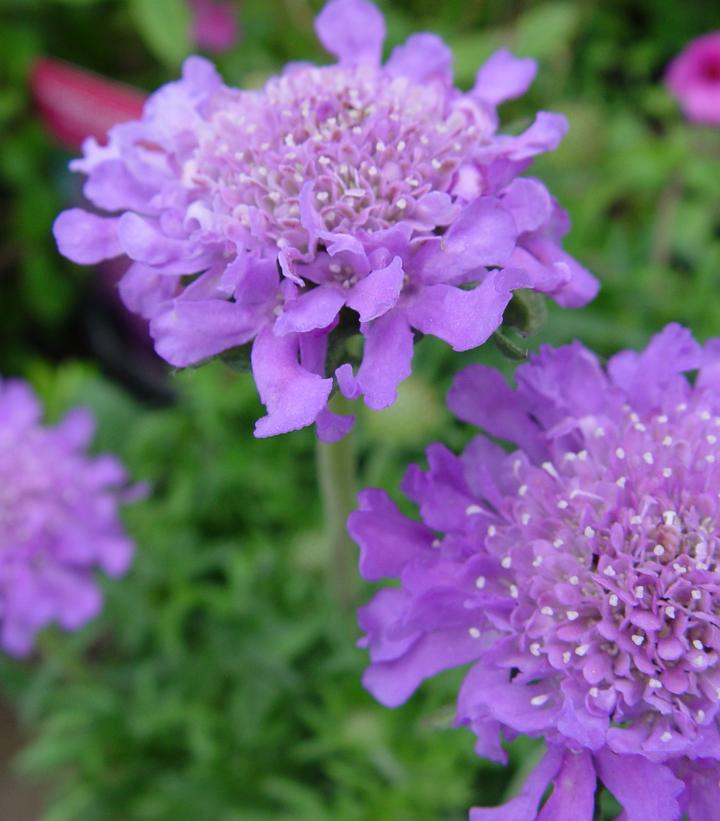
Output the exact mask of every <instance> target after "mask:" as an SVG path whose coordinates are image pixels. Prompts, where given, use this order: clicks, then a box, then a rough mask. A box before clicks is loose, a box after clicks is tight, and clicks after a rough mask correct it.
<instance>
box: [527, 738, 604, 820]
mask: <svg viewBox="0 0 720 821" xmlns="http://www.w3.org/2000/svg"><path fill="white" fill-rule="evenodd" d="M596 783H597V775H596V773H595V767H594V766H593V762H592V756H591V755H590V753H589V752H588V751H587V750H583V752H580V753H574V752H572V751H570V750H568V751H567V752H566V753H565V758H564V760H563V764H562V767H561V768H560V772H559V773H558V774H557V775H556V776H555V781H554V782H553V791H552V795H551V796H550V798H548V800H547V802H546V803H545V805H544V806H543V808H542V810H540V814H539V815H538V821H567V819H569V818H572V819H573V821H592V817H593V810H594V808H595V786H596Z"/></svg>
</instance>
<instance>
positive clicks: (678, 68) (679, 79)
mask: <svg viewBox="0 0 720 821" xmlns="http://www.w3.org/2000/svg"><path fill="white" fill-rule="evenodd" d="M665 85H666V86H667V88H668V89H669V91H670V93H671V94H672V95H673V96H674V97H675V98H676V99H677V100H678V102H679V103H680V107H681V108H682V110H683V113H684V114H685V116H686V117H687V118H688V119H689V120H692V121H693V122H696V123H704V124H705V125H720V31H714V32H711V33H710V34H704V35H703V36H702V37H698V38H697V39H696V40H693V41H692V42H691V43H690V45H688V46H687V47H686V48H685V49H684V50H683V51H681V52H680V54H678V56H677V57H676V58H675V59H674V60H673V61H672V63H670V66H669V68H668V70H667V73H666V75H665Z"/></svg>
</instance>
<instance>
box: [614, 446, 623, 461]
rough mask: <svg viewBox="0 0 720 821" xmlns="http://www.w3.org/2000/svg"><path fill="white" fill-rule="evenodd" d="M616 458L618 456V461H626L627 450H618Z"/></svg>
mask: <svg viewBox="0 0 720 821" xmlns="http://www.w3.org/2000/svg"><path fill="white" fill-rule="evenodd" d="M615 456H617V458H618V459H624V458H625V450H624V449H623V448H616V450H615Z"/></svg>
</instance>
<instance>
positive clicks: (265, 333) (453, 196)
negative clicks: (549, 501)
mask: <svg viewBox="0 0 720 821" xmlns="http://www.w3.org/2000/svg"><path fill="white" fill-rule="evenodd" d="M316 29H317V33H318V36H319V38H320V40H321V42H322V43H323V45H324V46H325V48H326V49H327V50H328V51H329V52H330V53H332V54H333V55H335V56H336V57H337V58H338V62H337V63H336V64H334V65H330V66H323V67H316V66H312V65H308V64H305V63H297V64H291V65H289V66H288V67H287V68H286V70H285V71H284V73H283V74H282V75H280V76H278V77H274V78H272V79H270V80H269V81H268V83H267V84H266V85H265V87H264V88H263V89H261V90H241V89H236V88H229V87H227V86H225V85H223V83H222V81H221V79H220V78H219V76H218V75H217V73H216V72H215V70H214V69H213V67H212V66H211V65H210V64H209V63H207V62H206V61H204V60H202V59H200V58H190V59H189V60H188V61H187V62H186V64H185V66H184V70H183V77H182V79H181V80H179V81H178V82H174V83H170V84H169V85H166V86H165V87H163V88H161V89H159V90H158V91H157V92H156V93H155V94H154V95H152V97H151V98H150V99H149V100H148V102H147V104H146V106H145V109H144V113H143V117H142V118H141V119H140V120H139V121H135V122H131V123H123V124H120V125H117V126H115V127H114V128H112V129H111V130H110V132H109V142H108V144H107V145H105V146H101V145H99V144H98V143H97V141H96V140H94V139H90V140H88V141H87V143H86V144H85V147H84V148H85V151H84V157H83V158H82V159H80V160H77V161H75V162H74V163H73V164H72V167H73V169H74V170H76V171H79V172H82V173H84V174H86V175H87V181H86V183H85V187H84V192H85V195H86V196H87V198H88V200H90V202H91V203H93V205H94V206H96V208H97V209H99V210H100V211H104V212H109V214H110V215H109V216H101V215H98V214H96V213H90V212H87V211H83V210H80V209H71V210H69V211H66V212H64V213H63V214H61V215H60V217H59V218H58V220H57V222H56V224H55V236H56V238H57V241H58V244H59V247H60V250H61V251H62V253H63V254H65V255H66V256H67V257H69V258H70V259H72V260H74V261H76V262H78V263H82V264H93V263H96V262H99V261H100V260H103V259H108V258H112V257H117V256H121V255H126V256H127V257H129V258H130V259H131V260H132V263H133V264H132V266H131V267H130V268H129V270H128V272H127V274H126V276H125V278H124V280H123V282H122V284H121V293H122V296H123V298H124V300H125V302H126V304H127V305H128V306H129V307H130V308H131V310H134V311H136V312H138V313H140V314H142V315H143V316H144V317H146V318H148V319H149V320H150V328H151V333H152V336H153V337H154V339H155V343H156V348H157V350H158V352H159V353H160V354H161V355H162V356H163V357H164V358H165V359H167V360H168V361H169V362H170V363H172V364H173V365H176V366H179V367H182V366H186V365H190V364H193V363H196V362H199V361H202V360H204V359H207V358H209V357H212V356H215V355H218V354H221V353H223V352H225V351H229V350H232V349H235V348H238V347H240V346H245V345H249V344H251V343H252V355H251V364H252V370H253V374H254V378H255V382H256V385H257V387H258V390H259V393H260V397H261V399H262V401H263V403H264V404H265V406H266V408H267V416H265V417H264V418H263V419H261V420H260V421H259V422H258V424H257V427H256V435H258V436H270V435H274V434H277V433H282V432H285V431H289V430H293V429H297V428H300V427H303V426H306V425H310V424H312V423H314V422H316V423H317V427H318V433H319V435H320V436H321V437H322V438H324V439H330V440H332V439H334V438H339V437H340V436H342V435H344V433H345V432H347V430H348V429H349V427H350V426H351V425H352V417H340V416H337V415H333V414H331V413H330V412H329V411H328V410H327V408H326V405H327V401H328V398H329V397H330V394H331V392H332V391H333V390H334V389H336V388H337V389H339V390H340V391H341V392H342V393H343V394H344V395H345V396H346V397H347V398H356V397H358V396H363V397H364V400H365V402H366V404H367V405H368V406H369V407H371V408H375V409H380V408H384V407H386V406H388V405H389V404H391V403H392V402H393V401H394V400H395V397H396V389H397V385H398V384H399V382H400V381H401V380H403V379H404V378H406V377H407V376H408V375H409V373H410V370H411V358H412V353H413V341H414V332H419V333H422V334H433V335H435V336H437V337H439V338H441V339H443V340H445V341H447V342H448V343H449V344H450V345H451V346H452V347H453V348H454V349H455V350H467V349H470V348H474V347H476V346H478V345H480V344H482V343H483V342H485V341H486V340H487V338H488V337H489V336H490V335H491V334H492V333H493V332H494V331H495V330H496V328H497V327H498V325H499V324H500V322H501V319H502V315H503V311H504V309H505V307H506V306H507V304H508V302H509V300H510V298H511V295H512V292H513V290H514V289H517V288H530V289H535V290H537V291H541V292H544V293H547V294H549V295H550V296H552V297H553V298H554V299H555V300H556V301H557V302H559V303H560V304H562V305H565V306H580V305H583V304H584V303H586V302H587V301H588V300H590V299H591V298H592V297H593V296H594V295H595V292H596V290H597V283H596V281H595V279H594V278H593V277H592V276H591V275H590V274H589V273H588V272H587V271H586V270H585V269H583V268H582V267H581V266H580V265H578V263H577V262H575V260H573V259H572V258H571V257H570V256H568V255H567V254H566V253H564V252H563V250H562V248H561V244H560V243H561V239H562V237H563V235H564V234H565V233H566V231H567V229H568V221H567V217H566V215H565V213H564V212H563V211H562V210H561V209H560V208H559V207H558V205H557V204H556V202H555V201H554V200H553V198H552V197H551V196H550V194H549V193H548V191H547V190H546V188H545V186H544V185H543V184H542V183H541V182H540V181H538V180H536V179H532V178H528V177H520V176H519V175H520V174H521V173H522V172H523V171H524V170H525V169H526V168H527V167H528V166H529V164H530V163H531V161H532V158H533V157H534V156H535V155H537V154H540V153H542V152H545V151H550V150H552V149H554V148H555V147H556V146H557V144H558V143H559V141H560V139H561V138H562V136H563V134H564V133H565V130H566V123H565V120H564V118H563V117H562V116H560V115H557V114H549V113H545V112H540V113H539V114H538V115H537V116H536V118H535V120H534V122H533V123H532V124H531V125H530V126H529V128H527V130H525V131H524V132H523V133H521V134H519V135H517V136H509V135H503V134H500V133H498V130H497V129H498V116H497V106H498V105H499V104H500V103H502V102H503V101H504V100H507V99H510V98H514V97H517V96H519V95H521V94H523V93H524V91H525V90H526V89H527V87H528V86H529V84H530V82H531V81H532V79H533V76H534V74H535V70H536V66H535V63H534V62H533V61H532V60H528V59H517V58H515V57H513V56H512V55H511V54H510V53H509V52H506V51H500V52H498V53H496V54H495V55H494V56H493V57H491V58H490V60H488V61H487V62H486V63H485V65H483V66H482V67H481V68H480V70H479V72H478V75H477V81H476V83H475V86H474V87H473V88H472V90H471V91H469V92H468V93H462V92H460V91H458V90H457V89H456V88H454V86H453V79H452V58H451V54H450V51H449V49H448V48H447V47H446V46H445V44H444V43H443V42H442V41H441V40H440V39H438V38H437V37H435V36H434V35H432V34H417V35H414V36H412V37H410V39H409V40H408V41H407V42H406V43H405V44H404V45H402V46H399V47H398V48H396V49H395V50H394V51H393V52H392V54H391V55H390V58H389V60H388V61H387V62H386V63H385V64H384V65H382V64H381V62H380V54H381V50H382V44H383V40H384V34H385V27H384V21H383V18H382V16H381V15H380V13H379V12H378V11H377V9H376V8H375V7H374V6H373V5H372V4H371V3H369V2H368V0H331V2H329V3H328V4H327V5H326V7H325V9H324V10H323V11H322V12H321V14H320V15H319V17H318V19H317V21H316ZM355 333H360V334H362V336H363V337H364V350H363V354H362V360H361V362H360V364H359V368H358V369H357V371H354V370H353V364H354V361H353V360H352V359H350V358H349V356H348V354H347V352H346V351H345V348H344V345H343V342H344V340H346V338H347V337H348V336H349V335H352V334H355Z"/></svg>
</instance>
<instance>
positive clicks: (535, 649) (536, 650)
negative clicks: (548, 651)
mask: <svg viewBox="0 0 720 821" xmlns="http://www.w3.org/2000/svg"><path fill="white" fill-rule="evenodd" d="M530 652H531V653H532V654H533V656H539V655H540V645H539V643H538V642H536V641H534V642H533V643H532V644H531V645H530Z"/></svg>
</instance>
